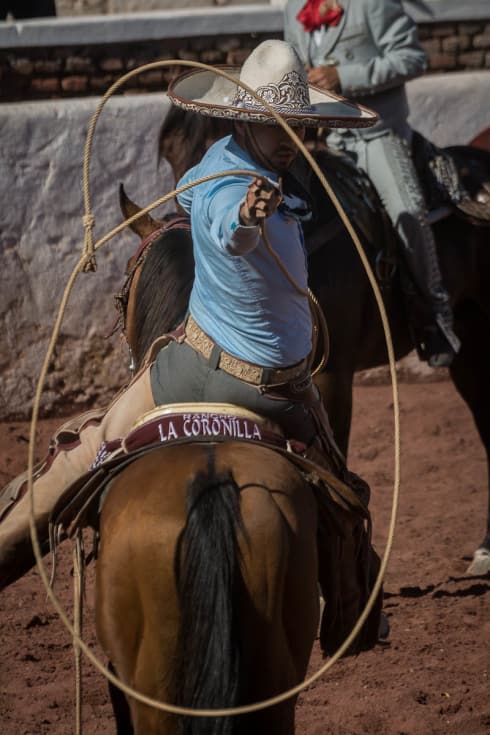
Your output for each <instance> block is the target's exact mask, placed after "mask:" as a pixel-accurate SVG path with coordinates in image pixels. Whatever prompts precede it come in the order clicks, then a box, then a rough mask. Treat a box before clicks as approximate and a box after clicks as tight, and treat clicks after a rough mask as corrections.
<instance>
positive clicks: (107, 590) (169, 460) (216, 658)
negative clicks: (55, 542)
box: [97, 442, 318, 733]
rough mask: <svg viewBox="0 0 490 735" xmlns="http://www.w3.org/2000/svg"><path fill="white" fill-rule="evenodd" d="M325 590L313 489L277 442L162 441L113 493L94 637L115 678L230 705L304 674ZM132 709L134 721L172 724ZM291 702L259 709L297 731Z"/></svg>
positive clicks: (177, 697) (164, 694) (160, 693)
mask: <svg viewBox="0 0 490 735" xmlns="http://www.w3.org/2000/svg"><path fill="white" fill-rule="evenodd" d="M316 585H317V550H316V506H315V500H314V498H313V494H312V492H311V490H310V488H309V486H308V485H307V483H306V482H305V481H304V479H303V478H302V476H301V474H300V473H299V472H298V471H297V470H296V469H295V468H294V467H293V466H292V465H291V464H290V463H289V462H288V461H287V460H286V459H285V458H283V457H280V456H279V455H275V454H274V453H273V452H271V451H270V450H267V449H264V448H262V447H255V446H248V445H237V444H234V443H232V442H230V443H227V444H223V445H219V446H212V445H199V446H197V445H180V446H174V447H164V448H161V449H159V450H157V451H155V452H153V453H152V454H149V455H146V456H145V457H143V458H141V459H139V460H137V461H136V462H135V463H133V464H132V465H131V466H130V467H129V468H127V469H126V470H125V471H124V472H123V473H122V474H121V475H120V476H119V477H118V478H116V479H115V481H114V482H113V484H112V486H111V488H110V490H109V493H108V496H107V498H106V501H105V503H104V507H103V510H102V515H101V546H100V554H99V562H98V570H97V591H98V601H97V629H98V636H99V640H100V641H101V643H102V645H103V647H104V649H105V650H106V652H107V654H108V656H109V657H110V658H111V660H112V663H113V664H114V666H115V669H116V671H117V672H118V674H119V676H121V678H122V679H123V680H124V681H126V682H131V683H132V685H134V686H135V687H136V688H138V689H140V690H142V691H145V692H146V693H147V694H150V695H152V696H156V697H158V698H161V699H166V700H167V701H168V700H170V701H174V702H178V703H180V704H182V705H185V706H193V707H227V706H228V707H229V706H233V705H234V704H237V703H244V702H250V701H252V700H254V699H260V698H264V697H267V696H272V695H273V694H276V693H278V692H279V691H281V690H283V689H287V688H288V687H289V686H292V685H293V684H295V683H297V682H299V681H300V680H301V678H302V677H303V676H304V674H305V671H306V666H307V662H308V658H309V655H310V651H311V646H312V643H313V640H314V636H315V633H316V628H317V622H318V602H317V594H316ZM130 706H131V712H132V719H133V724H134V725H135V728H136V724H135V723H137V722H140V723H143V722H144V723H145V726H146V727H150V725H149V724H148V723H149V722H150V720H151V718H152V717H153V718H154V722H157V721H158V722H159V723H160V724H162V723H164V722H166V721H167V720H168V722H169V723H170V721H171V719H172V718H171V717H170V716H167V715H161V714H152V715H151V716H150V714H149V713H148V708H140V707H139V706H138V705H136V704H135V703H131V705H130ZM293 707H294V703H291V702H288V703H286V704H285V705H284V707H279V708H274V710H272V711H266V712H265V713H263V714H261V715H260V716H258V717H259V720H260V722H261V723H264V722H266V721H267V720H268V718H272V719H271V720H270V722H274V723H275V724H274V727H272V728H271V730H270V731H271V732H283V731H284V732H285V733H289V732H292V729H291V728H290V725H289V724H287V723H288V722H290V720H291V717H292V708H293ZM276 710H277V711H276ZM278 717H279V718H280V719H281V721H282V719H284V730H281V729H280V728H278V727H277V724H276V723H277V718H278ZM145 718H146V719H145ZM274 718H276V719H274ZM174 719H175V718H174ZM219 722H221V723H222V727H223V728H224V729H216V730H212V732H228V730H227V729H226V726H225V724H226V719H225V720H224V721H219ZM141 727H143V724H141ZM196 727H197V725H196ZM220 727H221V725H220ZM135 731H136V732H138V730H137V729H136V730H135ZM148 731H149V732H153V730H151V729H149V730H148ZM162 731H165V732H166V730H162ZM170 731H171V730H169V732H170ZM261 731H262V730H261ZM263 731H264V732H266V729H264V730H263ZM186 732H187V730H186ZM189 732H194V730H189ZM195 732H200V730H198V729H196V730H195ZM203 732H204V730H203ZM209 732H211V730H210V731H209ZM230 732H231V730H230Z"/></svg>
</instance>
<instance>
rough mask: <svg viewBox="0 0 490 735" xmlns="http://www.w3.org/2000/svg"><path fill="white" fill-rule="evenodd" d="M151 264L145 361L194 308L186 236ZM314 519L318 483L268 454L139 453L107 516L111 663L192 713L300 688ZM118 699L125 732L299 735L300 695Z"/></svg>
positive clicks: (311, 614)
mask: <svg viewBox="0 0 490 735" xmlns="http://www.w3.org/2000/svg"><path fill="white" fill-rule="evenodd" d="M147 222H148V218H145V219H144V220H142V221H141V223H139V225H141V227H142V228H143V230H142V233H143V234H145V233H144V228H145V225H146V224H147ZM147 234H148V233H147ZM160 246H161V247H160ZM136 259H137V258H136ZM140 265H141V263H140ZM143 265H144V267H138V272H137V273H136V272H135V271H134V270H132V269H133V268H134V266H136V262H135V261H134V260H133V262H131V261H130V264H129V269H130V271H132V272H133V275H134V278H132V279H131V282H130V284H129V288H128V293H127V297H128V298H127V309H125V311H124V316H125V324H126V329H127V335H128V339H129V341H130V343H131V344H133V341H132V340H133V335H134V334H137V335H138V341H137V344H136V345H134V344H133V346H134V349H135V351H136V353H138V352H139V351H140V350H141V353H142V354H144V353H146V351H147V349H148V348H149V347H150V345H151V344H152V342H153V336H154V334H155V333H156V334H157V335H161V334H163V333H165V332H168V331H170V329H172V327H173V326H174V324H175V321H176V320H177V321H178V320H179V319H180V316H178V315H177V316H176V312H175V305H176V303H177V305H178V306H180V307H181V308H182V307H183V305H184V304H186V303H187V301H188V298H189V290H190V286H191V284H192V280H193V257H192V244H191V242H190V238H189V231H188V230H183V229H177V228H174V229H173V230H170V231H169V232H166V233H164V234H163V235H162V236H161V237H160V238H159V239H157V240H155V242H154V243H152V247H151V250H150V252H149V253H148V255H147V257H145V260H144V263H143ZM162 273H165V278H164V279H163V280H162ZM162 286H163V289H162ZM173 410H176V409H175V408H174V409H173ZM186 410H187V411H190V412H191V413H193V414H194V413H197V412H199V411H200V410H204V409H203V407H202V406H200V405H196V406H193V407H190V406H189V407H187V408H186ZM223 410H224V409H217V408H216V407H215V408H214V412H216V411H218V412H220V411H223ZM317 524H318V520H317V504H316V500H315V497H314V494H313V490H312V488H311V487H310V486H309V485H308V483H307V481H306V479H304V477H303V475H302V474H301V472H300V471H299V470H298V469H297V468H296V467H295V466H294V465H293V464H291V462H290V461H289V460H288V459H287V458H286V457H284V456H282V455H280V454H278V453H277V452H275V451H274V450H273V449H270V448H268V447H266V446H261V445H257V444H250V443H248V444H247V443H244V442H240V441H238V440H235V441H233V440H230V441H226V442H222V443H220V442H219V441H216V440H213V441H207V442H204V441H201V442H197V441H196V440H194V441H192V442H189V443H179V444H173V445H168V444H167V445H165V446H161V445H159V448H158V449H156V450H153V451H151V452H150V453H147V454H145V455H144V456H143V457H140V458H138V459H136V460H135V461H134V462H133V463H132V464H131V465H130V466H129V467H126V468H125V469H123V470H122V472H121V473H120V474H118V475H117V477H116V478H115V480H114V481H113V482H112V483H111V485H110V487H109V490H108V493H107V496H106V499H105V501H104V504H103V507H102V512H101V516H100V522H99V528H100V548H99V554H98V562H97V576H96V586H97V595H96V621H97V637H98V639H99V642H100V643H101V645H102V647H103V649H104V651H105V652H106V654H107V656H108V657H109V660H110V662H111V666H112V669H113V670H114V671H115V672H116V673H117V675H118V676H119V677H120V678H121V679H122V680H123V681H124V682H125V683H126V684H129V685H130V686H132V687H134V688H135V689H137V690H138V691H139V692H141V693H143V694H145V695H147V696H150V697H153V698H155V699H158V700H160V701H162V700H163V701H165V702H169V703H171V704H174V705H180V706H182V707H188V708H193V709H220V708H230V707H234V706H239V705H243V704H249V703H253V702H256V701H260V700H263V699H268V698H270V697H272V696H274V695H277V694H280V693H282V692H284V691H286V690H287V689H289V688H291V687H293V686H295V685H296V684H299V683H300V682H301V681H302V680H303V679H304V677H305V675H306V669H307V665H308V661H309V657H310V653H311V649H312V646H313V642H314V639H315V636H316V632H317V629H318V620H319V599H318V586H317V585H318V573H319V572H318V561H317V559H318V552H317ZM352 624H353V623H352ZM349 631H350V629H349ZM111 698H112V702H113V707H114V713H115V716H116V723H117V732H118V735H133V734H134V735H180V734H182V733H185V735H245V734H248V733H250V732H253V733H256V735H294V709H295V702H296V697H292V698H290V699H288V700H286V701H285V702H282V703H280V704H277V705H275V706H274V707H272V708H267V709H263V710H260V711H258V712H256V713H253V714H249V715H243V716H239V717H223V718H212V717H211V718H205V717H201V718H194V717H180V716H176V715H174V714H169V713H166V712H162V711H159V710H157V709H154V708H151V707H149V706H147V705H144V704H141V703H139V702H138V701H136V700H135V699H133V698H129V700H126V698H125V696H124V695H123V694H121V692H120V690H119V689H116V688H114V687H112V686H111Z"/></svg>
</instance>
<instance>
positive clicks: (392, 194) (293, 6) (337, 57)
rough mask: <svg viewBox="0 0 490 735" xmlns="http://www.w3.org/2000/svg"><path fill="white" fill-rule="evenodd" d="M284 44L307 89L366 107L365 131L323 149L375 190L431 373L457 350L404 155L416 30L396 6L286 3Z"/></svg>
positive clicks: (420, 200)
mask: <svg viewBox="0 0 490 735" xmlns="http://www.w3.org/2000/svg"><path fill="white" fill-rule="evenodd" d="M284 37H285V39H286V41H288V42H289V43H290V44H291V45H292V46H294V48H295V49H296V51H297V52H298V54H299V56H300V57H301V59H302V61H303V63H304V64H305V66H306V69H307V73H308V81H309V83H310V84H313V85H315V86H318V87H320V88H321V89H324V90H329V91H332V92H338V93H340V94H342V95H344V96H345V97H348V98H349V99H351V100H353V101H355V102H358V103H362V104H365V105H366V106H368V107H369V108H371V109H373V110H375V111H376V112H377V113H378V115H379V117H380V120H379V122H378V123H377V124H376V125H375V126H374V127H371V128H366V129H356V130H347V129H340V130H336V131H333V132H330V133H329V134H328V135H327V145H328V146H329V147H330V148H334V149H337V150H341V151H346V152H348V153H349V154H350V155H351V156H352V157H353V158H354V160H355V161H356V163H357V165H358V166H359V167H360V168H362V169H364V170H365V171H366V173H367V174H368V175H369V177H370V178H371V180H372V182H373V184H374V186H375V187H376V189H377V191H378V194H379V196H380V198H381V200H382V202H383V205H384V207H385V209H386V211H387V213H388V215H389V217H390V219H391V221H392V223H393V225H394V227H395V228H396V230H397V232H398V234H399V236H400V238H401V242H402V244H403V247H404V258H405V261H406V263H407V265H408V268H409V270H410V272H411V274H412V278H413V280H414V282H415V286H416V288H417V290H418V292H419V301H421V306H422V314H421V315H420V316H419V317H418V322H419V324H416V325H415V326H416V328H417V327H419V330H420V334H417V335H416V342H417V348H418V352H419V355H420V356H421V358H422V359H425V360H427V361H428V363H429V365H430V366H432V367H447V366H449V365H450V364H451V362H452V360H453V357H454V355H455V353H457V352H458V350H459V346H460V343H459V340H458V338H457V336H456V335H455V334H454V331H453V315H452V310H451V306H450V303H449V296H448V293H447V291H446V289H445V287H444V285H443V283H442V279H441V273H440V270H439V263H438V260H437V253H436V247H435V242H434V237H433V234H432V230H431V228H430V225H429V224H428V222H427V211H426V206H425V202H424V196H423V193H422V189H421V186H420V183H419V181H418V177H417V172H416V170H415V167H414V165H413V162H412V160H411V153H410V145H411V134H412V131H411V128H410V125H409V123H408V115H409V109H408V102H407V96H406V91H405V82H406V81H407V80H409V79H413V78H414V77H417V76H420V75H421V74H422V73H423V72H424V71H425V68H426V56H425V53H424V51H423V49H422V48H421V46H420V45H419V41H418V37H417V28H416V25H415V23H414V21H413V20H412V19H411V18H410V17H409V16H408V15H407V14H406V13H405V11H404V10H403V7H402V3H401V0H342V4H340V3H339V2H337V0H307V2H306V4H305V3H304V0H288V2H287V5H286V8H285V19H284ZM420 296H421V299H420Z"/></svg>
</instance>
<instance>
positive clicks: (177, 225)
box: [107, 215, 191, 375]
mask: <svg viewBox="0 0 490 735" xmlns="http://www.w3.org/2000/svg"><path fill="white" fill-rule="evenodd" d="M167 218H168V219H166V220H165V221H164V222H163V224H162V225H161V227H158V228H157V229H156V230H154V231H153V232H151V233H150V234H149V235H148V236H147V237H145V238H144V240H142V241H141V242H140V244H139V246H138V249H137V250H136V252H135V254H134V255H133V256H132V257H131V258H130V261H132V262H133V264H132V266H131V269H130V270H129V272H128V273H126V278H125V281H124V283H123V286H122V289H121V290H120V291H119V292H118V293H116V294H115V295H114V302H115V306H116V309H117V311H118V316H117V318H116V321H115V323H114V326H113V327H112V329H111V331H110V332H109V334H108V335H107V336H108V337H112V335H113V334H115V333H116V332H117V331H118V330H120V331H121V334H122V336H123V337H124V339H125V341H126V344H127V346H128V350H129V369H130V372H131V375H134V372H135V369H136V363H135V359H134V355H133V352H132V350H131V346H130V344H129V341H128V339H127V336H126V319H127V313H128V304H129V298H130V294H131V287H132V285H133V280H134V277H135V275H136V273H137V272H138V270H139V269H140V268H141V266H142V265H143V263H144V262H145V260H146V258H147V256H148V253H149V252H150V250H151V246H152V245H153V243H154V242H155V241H156V240H158V239H159V238H160V237H161V235H163V234H164V233H166V232H169V231H170V230H187V231H190V229H191V223H190V219H189V217H187V216H185V215H167Z"/></svg>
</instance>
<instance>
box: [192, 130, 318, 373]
mask: <svg viewBox="0 0 490 735" xmlns="http://www.w3.org/2000/svg"><path fill="white" fill-rule="evenodd" d="M232 169H247V170H251V171H254V172H256V173H257V174H259V175H261V176H267V177H268V178H269V179H271V180H272V181H274V182H276V183H277V180H278V175H277V173H274V172H271V171H267V170H265V169H263V168H261V167H260V166H259V165H258V164H257V163H255V162H254V161H253V160H252V159H251V158H250V157H249V156H248V154H247V153H246V152H245V151H243V150H242V149H241V148H240V147H239V146H238V144H237V143H236V142H235V140H234V139H233V138H232V137H231V136H227V137H225V138H222V139H220V140H218V141H217V142H216V143H215V144H214V145H212V146H211V148H209V150H208V151H207V153H206V154H205V156H204V157H203V159H202V160H201V162H200V163H198V164H197V166H194V167H193V168H192V169H190V170H189V171H187V173H186V174H185V175H184V176H183V177H182V179H181V180H180V181H179V186H181V185H182V184H185V183H189V182H191V181H194V180H195V179H198V178H201V177H203V176H207V175H209V174H214V173H219V172H220V171H229V170H232ZM251 180H252V178H251V177H247V176H236V175H230V176H225V177H222V178H220V179H214V180H213V181H208V182H205V183H202V184H198V185H197V186H195V187H193V188H191V189H188V190H187V191H185V192H183V193H182V194H179V196H178V200H179V203H180V204H181V206H182V207H183V208H184V209H185V211H186V212H188V213H189V214H190V217H191V228H192V238H193V242H194V259H195V280H194V286H193V289H192V293H191V298H190V306H189V308H190V312H191V314H192V316H193V317H194V319H195V320H196V322H197V323H198V324H199V326H200V327H201V329H203V330H204V331H205V332H206V334H208V335H209V336H210V337H211V338H212V339H213V340H214V341H215V342H216V343H217V344H218V345H219V346H220V347H221V348H222V349H223V350H225V351H226V352H229V353H230V354H232V355H234V356H235V357H238V358H240V359H243V360H248V361H249V362H252V363H255V364H256V365H262V366H263V367H287V366H289V365H294V364H295V363H297V362H299V361H300V360H302V359H303V358H304V357H306V356H307V355H308V354H309V352H310V350H311V329H312V324H311V314H310V308H309V304H308V298H307V297H306V296H303V295H301V294H299V293H298V292H297V291H296V290H295V289H294V288H293V286H292V285H291V284H290V283H289V282H288V280H287V278H286V276H285V275H284V273H283V272H282V271H281V269H280V268H279V266H278V264H277V263H276V262H275V260H274V259H273V257H272V256H271V255H270V253H269V252H268V251H267V249H266V247H265V245H264V243H263V242H262V238H261V237H260V231H259V228H258V227H244V226H243V225H240V223H239V217H238V213H239V208H240V204H241V202H242V201H243V200H244V198H245V195H246V192H247V188H248V185H249V184H250V182H251ZM265 229H266V234H267V237H268V239H269V242H270V243H271V245H272V247H273V249H274V250H275V252H276V253H277V255H278V256H279V258H280V260H281V262H282V263H283V265H284V266H285V268H286V269H287V271H288V272H289V274H290V275H291V276H292V278H293V279H294V280H295V282H296V283H297V284H298V286H299V287H300V288H301V289H303V290H306V289H307V287H308V286H307V281H308V276H307V260H306V251H305V246H304V240H303V233H302V230H301V225H300V223H299V222H298V220H297V219H296V217H295V216H294V215H293V214H292V213H291V212H290V211H288V210H287V207H283V206H281V209H280V210H277V211H276V212H275V213H274V214H273V215H272V216H271V217H269V218H268V219H267V220H266V224H265Z"/></svg>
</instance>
